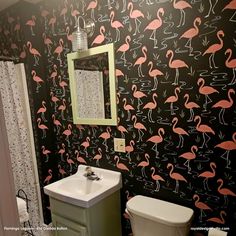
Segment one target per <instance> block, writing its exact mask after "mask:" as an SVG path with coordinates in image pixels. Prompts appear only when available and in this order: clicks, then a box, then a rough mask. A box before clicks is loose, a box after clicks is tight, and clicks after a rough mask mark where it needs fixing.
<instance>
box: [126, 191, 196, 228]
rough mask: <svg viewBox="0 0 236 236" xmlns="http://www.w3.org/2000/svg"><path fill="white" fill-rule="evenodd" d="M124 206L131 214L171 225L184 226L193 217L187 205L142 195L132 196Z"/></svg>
mask: <svg viewBox="0 0 236 236" xmlns="http://www.w3.org/2000/svg"><path fill="white" fill-rule="evenodd" d="M126 207H127V209H128V211H129V212H130V213H131V216H132V213H133V214H136V215H139V216H141V217H144V218H148V219H151V220H153V221H157V222H160V223H163V224H166V225H171V226H185V225H187V224H188V223H189V222H190V221H191V219H192V217H193V210H192V209H190V208H188V207H184V206H180V205H177V204H174V203H170V202H166V201H162V200H159V199H155V198H150V197H145V196H142V195H136V196H135V197H132V198H131V199H130V200H129V201H128V202H127V203H126Z"/></svg>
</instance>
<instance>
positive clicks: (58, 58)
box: [53, 38, 64, 66]
mask: <svg viewBox="0 0 236 236" xmlns="http://www.w3.org/2000/svg"><path fill="white" fill-rule="evenodd" d="M63 43H64V41H63V39H62V38H60V39H59V46H57V47H56V49H55V50H54V52H53V53H54V54H57V60H58V61H59V62H60V66H62V60H61V53H62V52H63Z"/></svg>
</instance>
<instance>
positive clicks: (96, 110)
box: [67, 44, 117, 125]
mask: <svg viewBox="0 0 236 236" xmlns="http://www.w3.org/2000/svg"><path fill="white" fill-rule="evenodd" d="M67 58H68V69H69V77H70V88H71V98H72V110H73V121H74V123H75V124H92V125H93V124H100V125H117V111H116V83H115V66H114V46H113V44H107V45H105V46H99V47H95V48H91V49H88V50H86V51H82V52H76V53H70V54H68V55H67Z"/></svg>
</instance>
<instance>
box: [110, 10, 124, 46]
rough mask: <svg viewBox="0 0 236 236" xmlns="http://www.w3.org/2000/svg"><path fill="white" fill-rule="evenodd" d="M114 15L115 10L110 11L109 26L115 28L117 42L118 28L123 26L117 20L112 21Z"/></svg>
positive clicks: (118, 36) (118, 38)
mask: <svg viewBox="0 0 236 236" xmlns="http://www.w3.org/2000/svg"><path fill="white" fill-rule="evenodd" d="M114 17H115V12H114V11H112V12H111V13H110V18H111V27H112V28H114V29H116V41H115V42H118V41H119V40H120V30H119V28H124V25H123V24H122V23H120V22H119V21H117V20H116V21H114Z"/></svg>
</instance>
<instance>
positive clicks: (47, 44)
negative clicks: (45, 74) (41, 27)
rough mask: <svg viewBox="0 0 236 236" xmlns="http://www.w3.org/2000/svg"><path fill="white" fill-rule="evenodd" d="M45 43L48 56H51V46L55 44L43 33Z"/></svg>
mask: <svg viewBox="0 0 236 236" xmlns="http://www.w3.org/2000/svg"><path fill="white" fill-rule="evenodd" d="M43 42H44V44H45V45H46V46H47V49H48V56H49V55H51V49H52V47H51V45H52V44H53V42H52V40H51V39H50V38H48V37H47V36H46V34H45V33H43Z"/></svg>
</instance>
